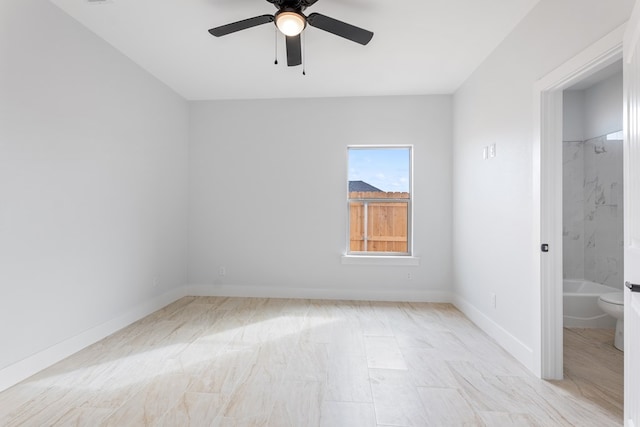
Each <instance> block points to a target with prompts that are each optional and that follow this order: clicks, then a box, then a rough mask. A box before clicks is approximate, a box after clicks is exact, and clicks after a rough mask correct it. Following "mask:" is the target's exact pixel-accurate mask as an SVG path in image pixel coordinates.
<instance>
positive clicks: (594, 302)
mask: <svg viewBox="0 0 640 427" xmlns="http://www.w3.org/2000/svg"><path fill="white" fill-rule="evenodd" d="M616 291H618V289H615V288H611V287H609V286H604V285H601V284H599V283H593V282H589V281H587V280H580V279H578V280H573V279H565V280H564V282H563V292H562V294H563V295H562V308H563V315H564V326H565V327H567V328H611V329H613V328H615V327H616V319H614V318H613V317H611V316H609V315H607V314H605V313H604V312H603V311H602V310H601V309H600V307H598V297H599V296H600V295H602V294H606V293H609V292H616Z"/></svg>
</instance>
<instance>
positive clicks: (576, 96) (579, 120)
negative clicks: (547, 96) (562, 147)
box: [562, 90, 585, 141]
mask: <svg viewBox="0 0 640 427" xmlns="http://www.w3.org/2000/svg"><path fill="white" fill-rule="evenodd" d="M584 113H585V111H584V90H565V91H564V92H563V93H562V140H563V141H584V140H585V137H584V121H585V117H584Z"/></svg>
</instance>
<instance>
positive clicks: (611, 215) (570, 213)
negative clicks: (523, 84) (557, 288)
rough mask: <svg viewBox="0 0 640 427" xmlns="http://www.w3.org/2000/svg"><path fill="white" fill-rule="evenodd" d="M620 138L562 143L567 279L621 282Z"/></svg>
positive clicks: (608, 283) (617, 285)
mask: <svg viewBox="0 0 640 427" xmlns="http://www.w3.org/2000/svg"><path fill="white" fill-rule="evenodd" d="M622 214H623V209H622V140H621V139H619V137H617V138H616V137H613V138H612V135H609V137H607V136H601V137H597V138H593V139H589V140H587V141H565V142H564V143H563V230H562V235H563V257H564V271H563V273H564V278H565V279H586V280H589V281H592V282H596V283H600V284H603V285H606V286H610V287H612V288H616V289H620V290H621V289H622V287H623V268H622V267H623V264H622V263H623V228H622V227H623V225H622V224H623V222H622Z"/></svg>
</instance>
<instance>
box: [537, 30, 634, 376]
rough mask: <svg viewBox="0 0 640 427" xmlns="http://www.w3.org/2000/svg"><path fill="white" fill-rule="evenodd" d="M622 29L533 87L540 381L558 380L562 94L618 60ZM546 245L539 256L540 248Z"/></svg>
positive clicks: (560, 369) (560, 347)
mask: <svg viewBox="0 0 640 427" xmlns="http://www.w3.org/2000/svg"><path fill="white" fill-rule="evenodd" d="M623 36H624V25H623V26H621V27H618V28H616V29H615V30H614V31H612V32H611V33H609V34H608V35H606V36H605V37H603V38H602V39H600V40H598V41H597V42H596V43H594V44H593V45H591V46H590V47H588V48H587V49H585V50H584V51H582V52H581V53H580V54H578V55H577V56H575V57H574V58H572V59H571V60H569V61H568V62H566V63H565V64H563V65H562V66H560V67H558V68H557V69H555V70H554V71H552V72H551V73H549V74H548V75H546V76H545V77H543V78H542V79H540V80H539V81H538V82H537V83H536V84H535V87H534V140H533V186H534V188H533V198H534V200H533V207H534V212H533V233H534V234H533V242H534V248H533V259H534V278H533V280H534V283H536V284H539V289H540V293H539V300H538V301H537V303H538V304H539V306H538V307H539V310H536V312H537V313H539V316H540V318H539V319H537V320H538V321H537V322H536V331H535V332H536V335H537V336H538V337H539V339H538V340H536V341H537V342H538V343H539V348H537V349H536V351H535V352H534V354H535V355H537V357H539V360H536V361H535V362H536V367H539V369H540V371H539V372H536V374H538V375H539V376H540V377H541V378H545V379H562V372H563V361H562V359H563V343H562V324H563V320H562V92H563V90H564V89H566V88H568V87H570V86H572V85H574V84H575V83H578V82H579V81H581V80H583V79H584V78H585V77H588V76H589V75H591V74H593V73H595V72H597V71H599V70H601V69H603V68H605V67H607V66H608V65H611V64H613V63H614V62H616V61H618V60H621V59H622V39H623ZM543 243H546V244H548V245H549V252H546V253H543V252H542V251H541V245H542V244H543Z"/></svg>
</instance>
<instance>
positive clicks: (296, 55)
mask: <svg viewBox="0 0 640 427" xmlns="http://www.w3.org/2000/svg"><path fill="white" fill-rule="evenodd" d="M300 64H302V43H301V42H300V34H298V35H297V36H287V65H288V66H289V67H294V66H296V65H300Z"/></svg>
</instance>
